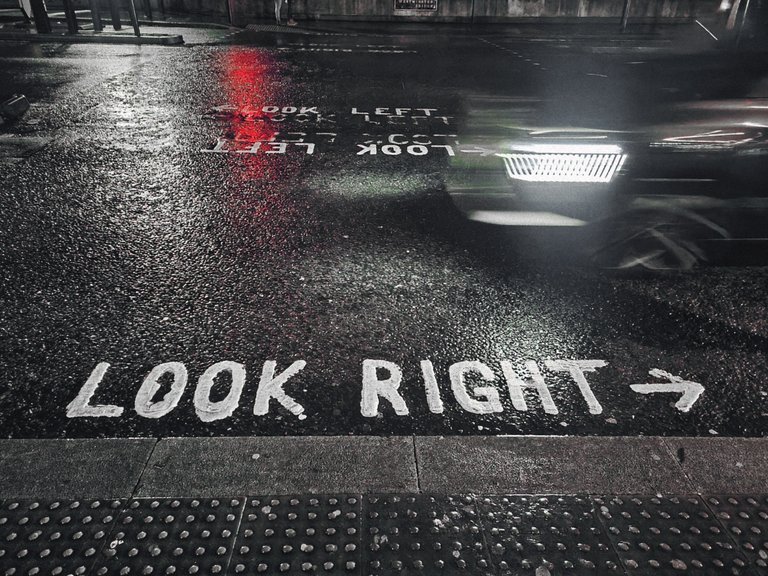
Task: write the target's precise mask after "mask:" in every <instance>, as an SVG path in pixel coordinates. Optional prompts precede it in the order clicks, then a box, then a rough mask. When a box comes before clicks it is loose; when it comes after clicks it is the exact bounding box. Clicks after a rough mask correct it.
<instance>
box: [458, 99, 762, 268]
mask: <svg viewBox="0 0 768 576" xmlns="http://www.w3.org/2000/svg"><path fill="white" fill-rule="evenodd" d="M652 116H653V117H655V118H656V119H658V120H659V122H658V123H655V124H648V125H638V126H634V127H630V128H625V129H618V130H607V129H603V130H600V129H589V128H574V127H546V128H531V127H511V126H507V127H506V128H505V130H504V132H505V134H506V137H505V138H503V139H498V138H497V139H495V140H492V141H489V139H488V138H485V139H480V140H479V141H476V146H478V148H480V149H484V150H488V151H489V153H488V154H486V155H484V156H479V157H478V156H472V157H467V156H456V157H455V158H454V159H453V162H452V170H451V177H450V178H449V183H448V192H449V194H450V196H451V199H452V200H453V202H454V204H455V205H456V207H457V208H458V209H459V210H460V211H461V212H462V213H463V214H464V215H465V216H466V217H467V218H468V219H470V220H472V221H475V222H481V223H484V224H493V225H500V226H512V227H539V228H541V227H560V228H564V227H568V228H573V229H583V230H582V231H581V235H582V236H589V239H590V244H589V246H590V248H589V249H590V257H591V259H592V260H593V262H595V263H597V264H599V265H600V266H604V267H610V268H632V267H644V268H656V269H658V268H675V269H681V268H682V269H686V268H690V267H692V266H694V265H695V264H696V263H698V262H701V261H703V260H706V259H707V257H708V253H709V252H710V251H711V250H712V249H713V246H712V245H713V244H716V243H718V242H724V241H728V242H729V244H730V246H731V247H733V246H734V243H735V242H737V241H741V242H746V243H748V244H753V243H754V242H757V241H759V240H762V239H766V238H768V224H767V223H768V218H767V216H768V99H760V98H758V99H729V100H714V101H697V102H684V103H677V104H665V105H664V106H663V110H661V109H657V110H656V112H655V113H654V114H653V115H652ZM715 249H716V248H715Z"/></svg>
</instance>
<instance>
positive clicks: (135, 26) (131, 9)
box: [128, 0, 141, 38]
mask: <svg viewBox="0 0 768 576" xmlns="http://www.w3.org/2000/svg"><path fill="white" fill-rule="evenodd" d="M128 15H129V16H130V18H131V24H133V33H134V34H136V37H137V38H138V37H139V36H141V31H140V30H139V19H138V18H137V17H136V6H135V5H134V3H133V0H128Z"/></svg>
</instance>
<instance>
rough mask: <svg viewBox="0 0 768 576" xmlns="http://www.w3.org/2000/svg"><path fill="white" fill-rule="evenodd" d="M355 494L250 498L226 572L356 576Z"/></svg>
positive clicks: (358, 522)
mask: <svg viewBox="0 0 768 576" xmlns="http://www.w3.org/2000/svg"><path fill="white" fill-rule="evenodd" d="M360 498H361V497H360V496H350V495H346V496H343V495H340V496H265V497H255V498H249V499H248V501H247V503H246V507H245V512H244V513H243V521H242V524H241V526H240V533H239V534H238V537H237V542H236V544H235V551H234V554H233V556H232V563H231V565H230V570H229V573H230V574H269V575H272V574H281V575H282V574H285V575H292V574H302V575H303V574H329V575H333V574H344V575H359V574H360V552H361V551H360V527H361V518H360V516H361V503H360Z"/></svg>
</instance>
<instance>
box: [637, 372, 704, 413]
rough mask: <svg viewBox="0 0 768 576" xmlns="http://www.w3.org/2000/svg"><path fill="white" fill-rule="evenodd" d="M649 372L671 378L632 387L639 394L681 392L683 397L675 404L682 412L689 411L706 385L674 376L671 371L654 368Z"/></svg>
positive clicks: (654, 375) (655, 375)
mask: <svg viewBox="0 0 768 576" xmlns="http://www.w3.org/2000/svg"><path fill="white" fill-rule="evenodd" d="M648 374H650V375H651V376H653V377H654V378H664V379H666V380H669V383H668V384H632V385H631V386H630V388H632V390H634V391H635V392H637V393H638V394H656V393H657V392H677V393H681V394H682V397H681V398H680V400H678V401H677V403H676V404H675V408H677V409H678V410H680V412H688V411H689V410H690V409H691V408H692V407H693V405H694V404H695V403H696V400H698V399H699V396H701V394H702V393H703V392H704V386H702V385H701V384H699V383H698V382H691V381H689V380H683V379H682V378H680V377H679V376H673V375H672V374H670V373H669V372H665V371H664V370H659V369H658V368H654V369H653V370H651V371H649V372H648Z"/></svg>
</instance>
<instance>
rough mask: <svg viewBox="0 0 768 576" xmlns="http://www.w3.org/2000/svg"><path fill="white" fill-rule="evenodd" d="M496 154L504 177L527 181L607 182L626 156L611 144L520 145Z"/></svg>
mask: <svg viewBox="0 0 768 576" xmlns="http://www.w3.org/2000/svg"><path fill="white" fill-rule="evenodd" d="M514 150H515V151H514V152H510V153H503V154H497V156H499V157H501V158H503V159H504V166H505V167H506V169H507V175H508V176H509V177H510V178H511V179H513V180H524V181H527V182H610V181H611V180H612V179H613V177H614V175H615V174H616V172H618V171H619V170H621V167H622V166H623V165H624V162H625V161H626V159H627V155H626V154H623V153H622V150H621V148H620V147H619V146H616V145H614V144H521V145H515V146H514Z"/></svg>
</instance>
